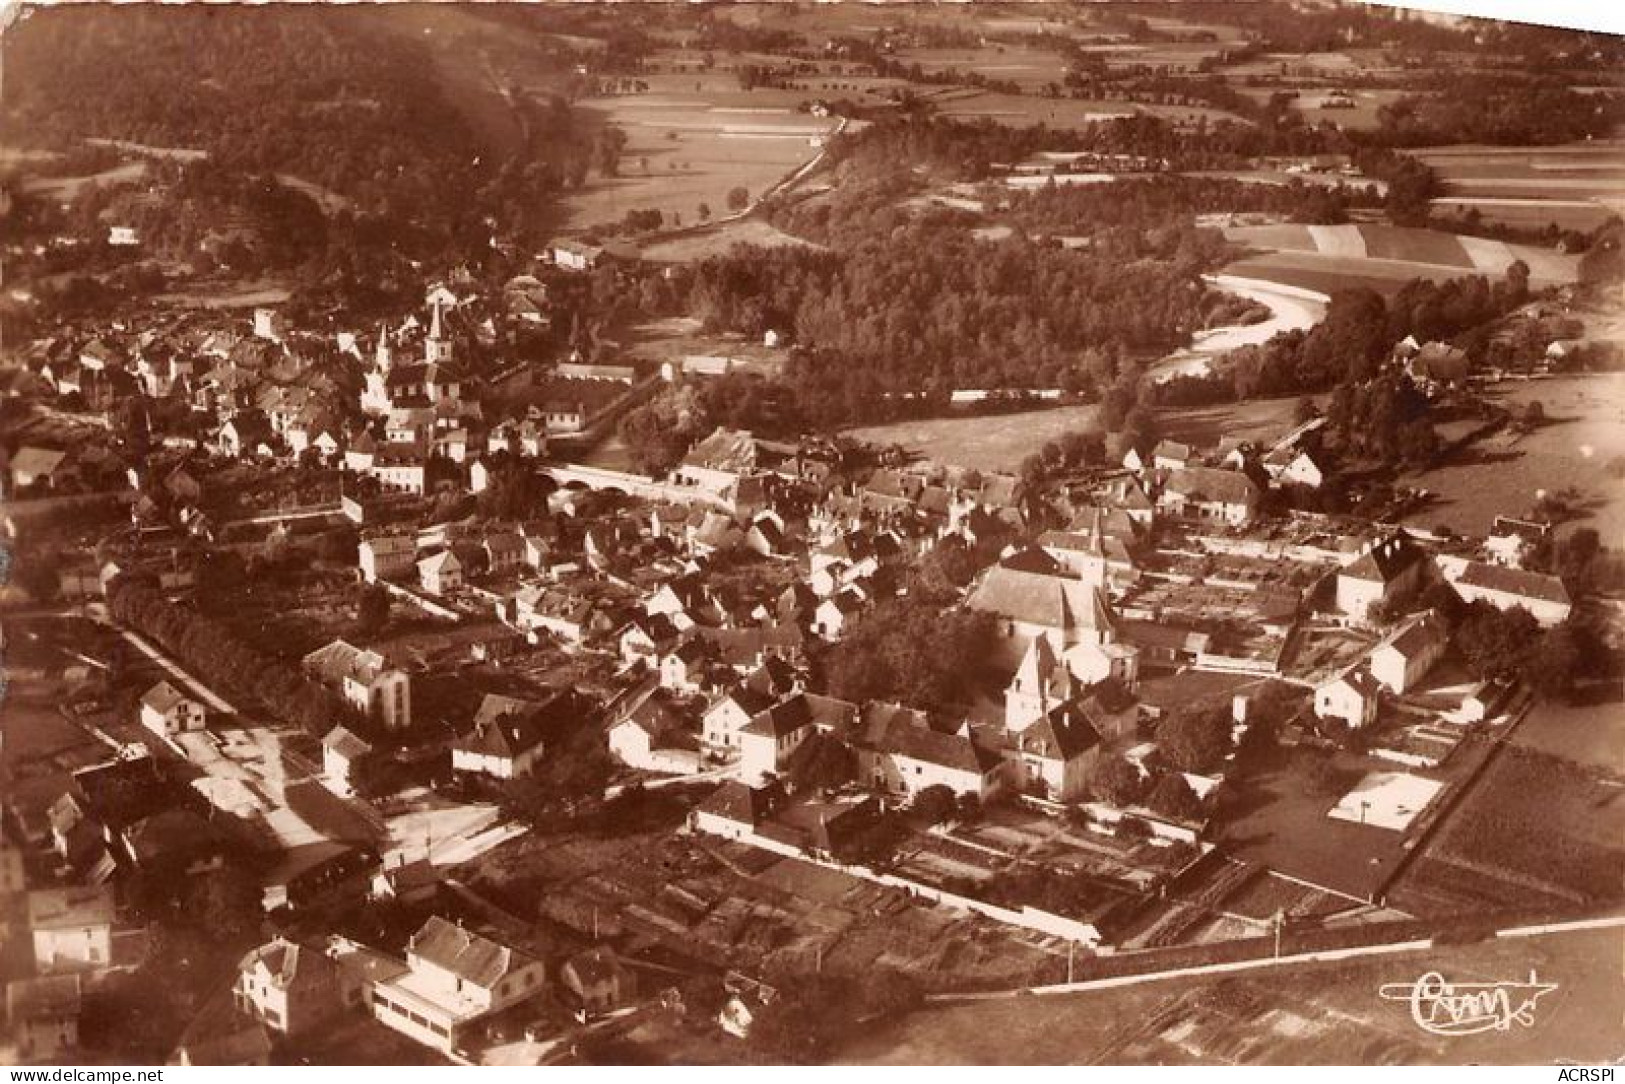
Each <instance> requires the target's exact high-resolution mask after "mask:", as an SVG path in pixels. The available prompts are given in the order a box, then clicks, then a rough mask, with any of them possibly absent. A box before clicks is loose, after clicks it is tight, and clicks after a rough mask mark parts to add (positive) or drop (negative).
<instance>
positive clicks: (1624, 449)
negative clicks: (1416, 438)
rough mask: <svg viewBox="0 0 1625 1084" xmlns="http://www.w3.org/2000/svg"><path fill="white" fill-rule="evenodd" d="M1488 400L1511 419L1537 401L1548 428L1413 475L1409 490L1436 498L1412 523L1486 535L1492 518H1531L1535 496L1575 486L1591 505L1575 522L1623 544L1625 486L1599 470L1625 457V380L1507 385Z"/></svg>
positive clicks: (1492, 391)
mask: <svg viewBox="0 0 1625 1084" xmlns="http://www.w3.org/2000/svg"><path fill="white" fill-rule="evenodd" d="M1486 394H1487V396H1488V398H1490V399H1491V400H1492V401H1494V402H1497V403H1499V404H1500V405H1502V406H1504V407H1506V408H1507V409H1508V410H1511V411H1514V412H1517V411H1519V410H1521V409H1523V408H1524V407H1525V406H1526V405H1527V404H1528V403H1530V402H1534V401H1538V402H1539V403H1540V404H1541V406H1542V407H1543V408H1544V410H1545V412H1546V417H1547V418H1548V419H1549V421H1548V422H1547V424H1545V425H1543V426H1541V427H1540V428H1539V429H1536V430H1535V431H1534V432H1532V433H1530V434H1529V435H1528V436H1526V437H1524V438H1523V439H1522V440H1520V441H1518V442H1517V444H1515V445H1514V446H1513V447H1511V448H1510V449H1505V450H1502V449H1494V450H1491V449H1488V448H1479V449H1468V450H1467V451H1466V452H1465V453H1462V454H1460V455H1458V456H1457V457H1456V458H1455V459H1453V460H1452V461H1450V462H1447V463H1445V464H1444V465H1442V466H1439V467H1435V468H1433V469H1432V470H1429V471H1424V472H1422V473H1421V474H1418V475H1415V476H1414V477H1413V478H1412V479H1411V480H1410V484H1412V485H1415V486H1420V487H1423V488H1426V489H1429V490H1432V491H1433V492H1434V493H1435V494H1437V495H1438V496H1437V499H1436V500H1435V501H1434V502H1433V503H1431V504H1429V505H1427V506H1426V507H1424V508H1422V509H1420V510H1419V511H1417V512H1415V513H1413V514H1412V515H1411V516H1410V517H1408V518H1409V520H1410V521H1411V522H1413V523H1418V524H1425V525H1428V526H1437V525H1443V526H1447V527H1450V528H1452V529H1454V530H1456V531H1460V532H1464V533H1468V534H1476V535H1483V534H1487V533H1488V532H1489V529H1490V527H1491V526H1492V525H1493V524H1494V522H1495V517H1496V516H1497V515H1520V514H1523V513H1525V512H1527V511H1529V507H1530V505H1532V504H1533V503H1534V501H1535V495H1536V493H1537V492H1539V491H1541V490H1545V491H1547V492H1555V491H1557V490H1559V489H1562V488H1564V487H1565V486H1571V485H1572V486H1576V487H1578V488H1579V489H1580V490H1581V491H1582V492H1583V493H1585V494H1587V495H1588V497H1589V498H1590V500H1591V502H1592V503H1591V504H1590V505H1589V507H1588V508H1587V514H1586V516H1585V518H1583V519H1580V520H1577V521H1575V522H1576V523H1577V524H1579V525H1585V526H1590V527H1595V528H1596V529H1597V530H1598V531H1599V532H1600V533H1601V535H1602V540H1603V544H1604V545H1609V546H1620V545H1625V486H1621V485H1620V483H1619V480H1618V479H1617V478H1615V477H1613V476H1612V475H1610V474H1608V473H1607V472H1606V469H1605V466H1604V465H1605V464H1606V463H1607V462H1608V461H1609V460H1611V459H1613V458H1615V457H1618V456H1625V374H1620V373H1608V374H1599V375H1592V376H1565V377H1554V378H1551V379H1547V380H1529V381H1507V382H1503V383H1501V384H1498V385H1496V386H1494V387H1492V388H1490V389H1488V391H1487V392H1486Z"/></svg>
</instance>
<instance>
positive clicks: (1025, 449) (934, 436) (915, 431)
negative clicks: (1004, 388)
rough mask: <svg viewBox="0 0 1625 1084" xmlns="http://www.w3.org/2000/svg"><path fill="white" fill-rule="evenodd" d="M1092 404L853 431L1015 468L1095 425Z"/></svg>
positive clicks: (860, 436) (966, 463) (951, 459)
mask: <svg viewBox="0 0 1625 1084" xmlns="http://www.w3.org/2000/svg"><path fill="white" fill-rule="evenodd" d="M1097 410H1098V408H1097V407H1095V406H1094V405H1092V404H1086V405H1082V406H1067V407H1055V408H1052V409H1049V410H1024V411H1019V412H1017V413H1014V414H998V415H993V416H987V415H975V416H963V417H952V418H922V419H918V420H914V421H903V422H893V423H891V424H889V425H870V426H864V427H862V428H859V429H849V430H847V435H848V436H850V437H853V438H855V439H857V440H864V441H869V442H870V443H873V444H900V445H902V446H903V447H904V448H907V449H909V450H910V451H913V452H917V453H918V454H919V455H921V456H922V457H924V458H926V459H929V460H931V461H932V462H935V463H942V464H945V465H949V466H961V467H976V468H978V469H980V470H992V471H1013V470H1016V469H1017V468H1018V467H1020V466H1021V461H1022V460H1023V459H1025V458H1026V457H1027V456H1028V455H1030V454H1032V453H1033V452H1036V451H1037V450H1038V449H1039V448H1041V447H1043V445H1044V444H1045V443H1046V442H1047V441H1050V440H1053V439H1055V438H1056V437H1059V436H1061V435H1062V434H1064V433H1070V432H1072V431H1073V430H1076V429H1085V428H1088V427H1089V426H1092V425H1094V424H1095V415H1096V412H1097Z"/></svg>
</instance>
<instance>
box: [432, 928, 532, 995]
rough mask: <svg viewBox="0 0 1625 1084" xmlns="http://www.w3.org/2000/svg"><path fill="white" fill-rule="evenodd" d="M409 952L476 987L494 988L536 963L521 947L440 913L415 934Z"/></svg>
mask: <svg viewBox="0 0 1625 1084" xmlns="http://www.w3.org/2000/svg"><path fill="white" fill-rule="evenodd" d="M407 949H408V951H409V952H410V953H411V954H413V955H415V956H417V957H420V958H421V959H424V960H427V961H428V962H429V963H432V964H435V965H436V966H438V967H441V968H444V969H445V970H447V971H450V972H451V973H452V974H454V975H456V976H458V977H459V978H461V979H463V980H464V981H465V982H472V983H474V984H475V985H476V986H480V987H483V988H485V989H490V988H491V987H493V986H495V985H496V984H497V983H498V982H500V981H501V980H502V979H503V978H504V977H505V976H506V975H507V974H508V973H509V972H511V971H515V970H517V969H519V968H521V967H524V966H526V965H527V964H530V963H531V962H533V961H532V960H531V958H530V957H529V956H527V955H525V954H524V953H522V952H520V951H518V950H517V949H513V948H509V947H508V946H507V945H502V944H498V943H497V942H495V941H492V940H491V939H490V938H487V937H481V936H480V935H479V934H477V933H473V932H471V931H469V930H465V929H463V928H462V927H461V926H458V925H455V924H453V923H451V922H448V921H446V920H445V919H443V918H441V917H440V916H439V915H434V916H431V917H430V919H429V921H427V922H425V923H424V924H423V928H422V929H421V930H419V931H418V932H417V933H415V934H413V935H412V940H411V941H410V942H409V943H408V946H407Z"/></svg>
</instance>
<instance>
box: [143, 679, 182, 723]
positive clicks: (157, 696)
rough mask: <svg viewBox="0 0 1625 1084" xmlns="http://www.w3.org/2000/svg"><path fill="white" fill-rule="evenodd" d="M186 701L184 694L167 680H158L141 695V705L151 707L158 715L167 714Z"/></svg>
mask: <svg viewBox="0 0 1625 1084" xmlns="http://www.w3.org/2000/svg"><path fill="white" fill-rule="evenodd" d="M185 701H186V694H185V693H182V692H181V691H180V690H179V689H177V688H175V686H173V685H171V684H170V683H169V682H167V681H160V682H159V683H158V684H156V685H154V686H153V687H152V688H150V689H148V690H147V691H146V693H145V694H144V695H143V696H142V697H141V706H142V707H144V708H151V709H152V710H153V711H156V712H158V713H159V714H160V715H168V714H169V713H170V712H171V711H173V710H175V708H176V707H177V706H178V705H180V704H182V703H184V702H185Z"/></svg>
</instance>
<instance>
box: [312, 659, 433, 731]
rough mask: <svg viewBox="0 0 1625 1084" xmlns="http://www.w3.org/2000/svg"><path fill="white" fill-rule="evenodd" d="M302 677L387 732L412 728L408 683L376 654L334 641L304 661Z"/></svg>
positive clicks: (404, 674)
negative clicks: (307, 676) (308, 677)
mask: <svg viewBox="0 0 1625 1084" xmlns="http://www.w3.org/2000/svg"><path fill="white" fill-rule="evenodd" d="M302 665H303V667H304V670H305V672H306V673H308V674H310V675H311V676H312V677H314V678H316V680H318V681H320V682H321V683H322V684H323V685H326V686H327V687H328V688H330V689H333V690H334V691H335V692H337V693H339V694H340V695H341V696H343V697H344V699H345V700H347V701H349V703H350V704H352V705H353V706H354V707H355V708H356V709H357V710H358V711H362V712H365V713H366V714H367V716H368V717H369V718H372V719H375V720H377V721H378V722H379V723H381V724H383V726H384V727H385V729H388V730H402V729H404V728H406V727H409V726H411V725H412V679H411V676H410V675H408V674H407V673H406V671H404V670H402V669H400V668H399V667H395V666H391V665H390V664H389V661H388V660H387V659H385V658H384V656H383V655H381V654H379V653H378V652H376V651H368V650H365V649H363V648H359V647H356V646H354V645H353V644H349V643H346V642H345V641H343V640H334V641H333V642H332V643H330V644H328V645H327V646H326V647H319V648H317V649H316V650H315V651H312V652H311V653H310V654H309V655H306V656H305V657H304V660H303V663H302Z"/></svg>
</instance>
